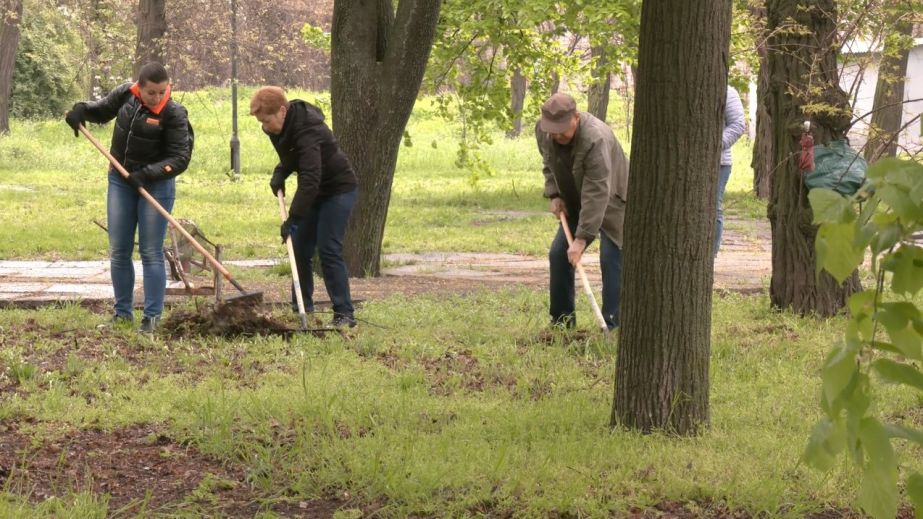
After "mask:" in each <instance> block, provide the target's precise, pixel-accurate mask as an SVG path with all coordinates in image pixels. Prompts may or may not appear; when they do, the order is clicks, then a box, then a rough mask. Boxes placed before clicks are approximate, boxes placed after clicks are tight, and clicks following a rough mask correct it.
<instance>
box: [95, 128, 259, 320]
mask: <svg viewBox="0 0 923 519" xmlns="http://www.w3.org/2000/svg"><path fill="white" fill-rule="evenodd" d="M79 130H80V133H82V134H83V136H84V137H86V138H87V140H89V141H90V142H91V143H93V146H96V149H98V150H99V152H100V153H102V154H103V156H105V157H106V158H107V159H109V162H110V163H111V164H112V166H113V167H114V168H115V169H116V170H117V171H118V172H119V174H121V175H122V178H126V179H127V178H128V176H129V175H128V171H125V168H124V167H122V165H121V164H119V161H117V160H116V159H115V157H113V156H112V154H111V153H109V151H108V150H106V148H104V147H103V146H102V144H100V143H99V141H98V140H96V138H95V137H93V135H92V134H91V133H90V132H88V131H87V129H86V128H85V127H84V126H83V125H82V124H81V125H80V126H79ZM138 193H139V194H140V195H141V196H143V197H144V199H145V200H147V202H148V203H149V204H151V206H152V207H153V208H154V209H157V212H158V213H160V214H161V215H162V216H163V217H164V218H166V219H167V221H168V222H170V225H172V226H173V228H174V229H176V230H177V231H178V232H179V233H180V234H182V235H183V237H184V238H186V239H187V240H189V243H191V244H192V246H193V247H195V248H196V250H197V251H199V253H201V254H202V255H203V256H205V259H207V260H208V262H209V263H211V264H212V265H213V266H214V267H215V268H216V269H217V270H218V272H221V275H222V276H224V279H227V280H228V281H229V282H230V283H231V284H232V285H234V288H236V289H237V290H239V291H240V293H241V295H239V296H234V297H229V298H227V299H225V300H224V301H221V303H222V304H235V305H236V304H242V305H255V304H260V303H262V302H263V293H262V292H247V291H246V290H244V287H242V286H240V283H238V282H237V280H235V279H234V278H232V277H231V273H230V272H228V269H226V268H224V265H222V264H221V263H220V262H219V261H218V260H216V259H215V257H214V256H212V255H211V254H210V253H209V252H208V250H206V249H205V247H203V246H202V245H201V244H199V242H197V241H196V240H195V238H193V237H192V235H191V234H189V232H188V231H186V229H183V226H182V225H180V223H179V222H177V221H176V219H175V218H173V216H172V215H171V214H170V213H169V212H167V210H166V209H164V208H163V206H162V205H160V203H158V202H157V200H155V199H154V197H153V196H151V194H150V193H148V192H147V190H146V189H144V188H143V187H140V188H138Z"/></svg>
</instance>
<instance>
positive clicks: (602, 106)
mask: <svg viewBox="0 0 923 519" xmlns="http://www.w3.org/2000/svg"><path fill="white" fill-rule="evenodd" d="M592 53H593V55H594V56H597V59H596V69H595V70H594V71H593V82H592V83H590V91H589V93H588V94H587V104H588V105H589V106H588V107H587V112H590V113H591V114H593V115H594V116H596V118H597V119H599V120H600V121H605V120H606V113H607V112H608V111H609V88H610V85H611V83H612V74H611V73H610V72H609V62H608V59H607V58H606V51H605V48H604V47H593V49H592Z"/></svg>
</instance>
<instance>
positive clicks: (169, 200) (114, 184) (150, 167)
mask: <svg viewBox="0 0 923 519" xmlns="http://www.w3.org/2000/svg"><path fill="white" fill-rule="evenodd" d="M112 119H115V127H114V128H113V131H112V144H111V146H110V149H109V151H110V153H112V156H113V157H115V158H116V160H118V161H119V162H120V163H121V164H122V166H124V167H125V169H126V170H127V171H129V172H130V176H129V177H128V178H127V179H125V178H123V177H122V175H121V174H119V172H118V171H116V170H115V168H112V167H110V169H109V188H108V192H107V197H106V215H107V218H108V223H109V229H108V231H109V254H110V264H111V275H112V289H113V292H114V293H115V307H114V311H115V314H114V315H113V317H112V324H116V323H119V322H125V323H131V322H132V321H133V315H132V309H133V307H134V299H133V297H134V288H135V269H134V265H133V263H132V254H133V253H134V246H135V232H136V231H137V234H138V243H139V246H138V251H139V252H140V255H141V266H142V270H143V279H144V313H143V315H142V318H141V327H140V329H139V331H140V332H142V333H148V334H150V333H153V332H154V330H155V328H156V326H157V321H158V320H159V319H160V316H161V314H162V313H163V302H164V295H165V293H166V285H167V275H166V267H165V266H164V257H163V242H164V238H165V237H166V232H167V220H166V219H165V218H164V217H163V216H162V215H161V214H160V213H158V212H157V210H156V209H154V207H153V206H151V205H150V204H149V203H148V202H147V200H145V199H144V198H143V197H142V196H141V195H140V194H139V193H138V189H139V188H142V187H143V188H144V189H145V190H147V191H148V192H149V193H150V194H151V195H152V196H153V197H154V199H155V200H157V202H158V203H159V204H160V205H162V206H163V207H164V209H166V210H167V211H171V210H172V209H173V202H174V200H175V199H176V181H175V179H176V176H177V175H179V174H180V173H182V172H184V171H186V168H187V167H188V166H189V160H190V158H191V157H192V147H193V134H192V126H191V125H190V124H189V117H188V114H187V112H186V109H185V108H184V107H183V106H182V105H181V104H179V103H178V102H176V101H175V100H174V99H172V98H171V97H170V77H169V75H168V74H167V71H166V69H165V68H164V67H163V65H161V64H160V63H155V62H152V63H148V64H146V65H144V66H143V67H141V70H140V71H139V73H138V80H137V81H136V82H134V83H125V84H123V85H120V86H118V87H116V88H115V89H114V90H112V91H111V92H110V93H109V94H108V95H107V96H106V97H104V98H102V99H100V100H98V101H92V102H80V103H77V104H75V105H74V106H73V108H71V110H70V111H69V112H67V115H66V116H65V121H66V122H67V124H68V125H69V126H70V127H71V128H73V129H74V136H75V137H76V136H78V131H77V129H78V128H79V127H80V126H81V125H83V124H85V123H86V122H87V121H90V122H94V123H106V122H109V121H110V120H112Z"/></svg>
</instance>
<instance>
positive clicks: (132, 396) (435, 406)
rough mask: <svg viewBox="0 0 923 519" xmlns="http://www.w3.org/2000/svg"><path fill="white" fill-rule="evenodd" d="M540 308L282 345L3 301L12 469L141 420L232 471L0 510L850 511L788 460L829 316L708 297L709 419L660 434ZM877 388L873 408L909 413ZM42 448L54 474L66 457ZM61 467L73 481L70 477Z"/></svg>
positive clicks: (487, 305)
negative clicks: (16, 439)
mask: <svg viewBox="0 0 923 519" xmlns="http://www.w3.org/2000/svg"><path fill="white" fill-rule="evenodd" d="M580 302H581V303H582V301H580ZM544 304H545V302H544V293H543V292H542V291H532V290H525V289H523V290H515V291H505V292H500V293H491V292H482V293H479V294H477V295H474V296H469V297H464V298H462V297H457V298H449V299H448V300H447V299H446V298H444V297H443V298H436V297H418V298H412V299H411V298H404V297H397V296H396V297H392V298H389V299H386V300H381V301H373V302H369V303H367V304H366V305H365V307H364V309H363V317H364V318H366V319H368V320H369V321H370V322H372V323H377V324H380V325H382V326H386V328H380V327H377V326H372V325H366V326H364V327H363V328H362V329H361V333H359V334H357V335H356V336H355V337H353V338H351V339H344V338H327V339H316V338H312V337H309V336H296V337H295V338H294V339H293V340H291V341H290V342H286V341H283V340H281V339H250V340H217V339H214V338H186V339H181V340H171V339H164V338H157V339H154V340H151V339H147V338H143V337H138V336H136V335H135V334H134V332H133V331H131V330H128V329H123V330H103V331H99V330H97V329H96V328H95V325H96V324H98V323H100V322H101V321H102V320H103V317H102V316H100V315H98V314H94V313H90V312H88V311H87V310H84V309H82V308H80V307H76V306H65V307H63V308H47V309H42V310H37V311H26V310H5V311H2V312H0V342H2V345H3V348H2V354H0V365H2V366H3V369H2V373H3V375H2V378H0V388H2V395H3V405H2V407H0V426H2V430H3V431H6V433H4V435H9V434H10V433H11V431H15V432H16V434H18V435H22V436H23V437H26V438H30V440H28V442H27V446H26V447H24V448H22V452H20V453H18V454H19V455H20V456H21V460H22V461H23V462H24V463H26V465H27V466H28V463H29V462H30V460H33V462H35V463H37V461H34V460H38V459H39V458H40V457H41V456H42V453H43V452H44V451H45V450H46V449H49V448H51V447H48V446H49V445H55V444H56V443H55V442H62V441H64V440H63V439H66V438H68V437H72V436H73V435H75V434H77V432H78V431H101V433H100V434H103V435H106V434H109V435H122V434H125V433H124V431H126V430H128V431H131V430H132V429H131V428H132V427H137V426H139V424H143V425H145V426H146V427H148V428H149V429H146V430H145V431H146V433H145V434H147V436H145V438H150V440H149V441H150V442H152V443H154V444H156V445H157V446H158V447H157V448H158V449H160V454H159V457H161V458H163V459H161V460H160V461H164V460H169V461H170V462H171V463H174V462H175V463H181V462H182V461H183V460H186V459H200V458H202V459H205V460H208V462H209V463H210V464H211V465H212V466H213V467H212V468H211V470H212V471H215V472H216V473H217V474H223V473H222V472H220V471H227V472H229V473H233V474H236V475H237V476H235V477H231V476H228V475H224V476H221V477H219V476H218V475H214V474H211V473H209V476H206V481H205V483H199V485H198V487H196V489H195V490H194V491H191V492H189V493H188V494H187V495H185V496H181V499H179V500H178V501H171V500H169V499H163V500H159V499H157V497H158V496H157V495H154V496H152V498H149V499H147V500H145V499H141V498H138V499H135V500H134V501H126V500H125V499H122V500H121V501H119V500H118V499H115V498H112V499H111V500H110V499H109V498H108V497H107V496H105V495H103V494H102V493H98V492H97V493H93V492H89V491H87V490H86V487H80V486H78V485H74V486H73V487H72V488H69V487H64V488H61V489H59V494H58V497H57V498H54V499H44V500H38V502H36V500H35V499H33V500H32V502H28V501H26V500H24V499H23V498H22V497H20V495H21V493H17V492H16V491H17V490H18V491H19V492H23V490H24V491H25V493H26V494H28V489H29V487H25V489H23V488H22V487H20V486H17V484H18V483H17V480H16V478H10V479H9V480H8V482H7V486H6V487H5V488H6V491H5V492H4V493H2V494H0V516H3V517H23V518H25V517H57V518H60V517H75V518H76V517H105V516H124V517H135V516H143V517H148V516H163V517H199V516H222V515H224V514H227V515H230V516H248V517H249V516H260V517H277V516H284V515H285V514H284V513H281V512H280V511H279V510H281V508H280V507H284V506H286V505H287V504H289V505H291V504H293V503H294V504H299V503H300V504H302V507H304V506H314V505H313V504H311V503H315V502H317V501H318V500H325V499H326V500H333V502H334V503H337V506H338V508H339V509H340V510H339V512H338V514H339V517H359V516H360V515H361V514H363V513H365V514H369V513H371V511H376V510H377V512H376V513H375V516H378V517H405V516H408V515H415V516H438V517H444V516H478V515H481V514H486V515H488V516H494V517H505V516H507V514H510V515H512V516H515V517H536V516H546V517H548V516H551V517H608V516H610V514H616V515H622V514H625V513H627V511H628V510H630V509H633V508H637V509H642V510H648V509H653V508H652V507H656V506H663V504H664V503H680V504H681V506H682V507H684V509H685V510H687V511H691V512H697V513H701V514H702V515H705V516H708V515H713V514H715V513H716V510H721V509H729V510H737V511H745V512H747V513H749V514H757V513H764V514H768V515H769V516H773V517H775V516H781V517H803V516H805V515H807V514H810V513H812V512H820V511H822V510H824V509H825V508H826V507H834V508H837V509H840V510H842V509H843V507H848V506H850V501H851V499H852V497H853V495H854V492H855V487H854V485H853V483H852V481H854V479H853V478H855V477H856V475H857V474H856V473H855V470H854V468H853V467H851V466H850V465H849V464H845V463H844V464H842V465H841V466H839V467H838V468H836V469H834V470H833V471H832V472H831V473H829V474H826V475H825V474H820V473H817V472H815V471H813V470H811V469H809V468H807V467H805V466H804V465H803V464H801V463H800V462H799V456H800V454H801V451H802V449H803V446H804V445H805V442H806V439H807V436H808V434H809V431H810V430H811V428H812V426H813V423H814V422H815V420H816V418H817V417H818V416H819V410H818V406H817V398H818V392H819V378H818V376H817V375H818V370H819V368H820V364H821V361H822V359H823V356H824V354H825V352H826V351H827V349H828V344H829V343H830V342H831V341H832V340H834V339H835V338H836V337H838V336H839V335H840V333H841V332H840V330H841V328H842V326H843V321H842V320H839V319H833V320H829V321H815V320H810V319H807V320H805V319H799V318H796V317H793V316H791V315H788V314H785V313H777V312H771V311H769V310H767V307H768V303H767V301H766V300H765V299H764V298H762V297H743V296H729V297H727V298H720V299H716V302H715V306H714V328H713V342H712V362H711V377H712V387H711V427H710V428H709V429H708V430H707V431H705V432H704V433H703V434H702V435H701V436H699V437H695V438H681V439H680V438H672V437H668V436H665V435H662V434H653V435H649V436H642V435H638V434H635V433H632V432H628V431H623V430H610V429H609V428H608V426H607V423H608V419H609V412H610V406H611V401H612V388H613V384H612V382H613V381H612V376H613V373H614V354H613V353H614V349H613V348H614V346H613V345H612V344H611V343H606V342H605V341H603V340H602V339H601V338H599V337H596V336H590V337H589V338H587V339H582V340H576V341H573V342H568V341H567V340H566V339H564V338H560V339H559V340H557V341H555V342H553V343H548V342H543V341H540V340H538V339H537V332H538V331H539V330H540V329H541V325H542V324H543V323H544V312H545V308H544ZM587 310H588V309H587V308H585V307H583V306H581V308H580V311H581V312H587ZM583 315H586V313H583ZM472 322H477V323H478V326H477V327H472V326H470V323H472ZM882 396H883V398H882V400H881V401H882V402H884V403H883V405H884V406H885V409H883V411H884V412H885V413H886V414H895V413H903V412H905V411H906V410H907V409H908V408H911V409H912V408H913V407H914V402H910V401H908V399H907V398H906V396H905V395H904V394H903V393H898V392H896V391H894V392H893V393H886V394H885V395H882ZM916 405H917V406H918V405H919V403H916ZM917 412H918V411H917ZM146 441H147V440H146ZM84 447H85V448H87V449H91V450H92V447H93V446H92V445H90V446H84ZM52 452H54V453H55V454H53V455H52V457H53V458H54V457H56V456H59V461H58V464H60V466H61V468H60V469H59V470H60V471H62V472H64V471H65V468H66V467H68V465H67V458H68V456H71V457H73V456H75V455H76V454H75V453H74V452H71V451H68V450H67V449H65V450H63V451H62V452H61V453H60V454H57V451H52ZM90 454H91V453H88V454H87V456H90ZM124 454H125V455H126V456H128V455H129V453H127V452H126V453H124ZM919 454H920V453H919V450H918V449H917V450H915V451H914V452H907V453H905V454H904V455H905V456H906V457H905V459H907V460H920V459H921V457H920V456H919ZM45 455H46V456H47V453H45ZM97 455H98V456H99V455H102V454H97ZM155 461H156V460H155ZM203 463H204V462H203ZM912 464H915V465H918V466H919V465H920V463H919V461H916V462H912ZM206 468H208V467H205V468H202V469H201V470H202V471H205V470H206ZM50 470H51V471H52V472H54V470H55V469H53V468H52V469H50ZM152 470H154V469H152ZM80 476H85V477H87V478H92V477H93V474H91V473H87V474H83V472H78V474H77V475H76V476H74V475H71V479H70V481H71V482H72V484H74V483H73V482H74V480H76V481H78V482H79V481H81V477H80ZM19 484H24V483H21V482H20V483H19ZM244 491H246V493H247V495H248V496H250V498H251V499H252V500H253V501H254V502H257V503H260V505H259V507H258V509H256V510H251V512H253V513H251V514H249V515H237V514H234V513H231V511H229V509H227V508H226V506H227V504H228V502H227V499H229V498H228V497H226V496H227V495H233V494H234V493H240V492H244ZM136 494H140V495H141V497H142V498H143V492H141V491H138V492H136ZM344 496H347V497H344ZM33 497H34V496H33ZM136 497H138V496H136ZM722 507H723V508H722ZM295 509H296V510H298V507H297V506H296V508H295ZM116 512H117V513H116Z"/></svg>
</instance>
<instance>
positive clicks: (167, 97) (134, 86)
mask: <svg viewBox="0 0 923 519" xmlns="http://www.w3.org/2000/svg"><path fill="white" fill-rule="evenodd" d="M130 90H131V93H132V94H134V95H135V97H137V98H138V99H139V100H140V99H141V88H140V87H138V82H137V81H136V82H134V83H133V84H132V85H131V89H130ZM169 101H170V85H169V84H167V91H166V92H165V93H164V95H163V99H161V100H160V102H159V103H157V106H154V107H150V106H148V107H147V108H148V109H149V110H150V111H151V112H153V113H154V115H160V111H161V110H163V107H165V106H167V103H168V102H169ZM142 103H143V101H142Z"/></svg>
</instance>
